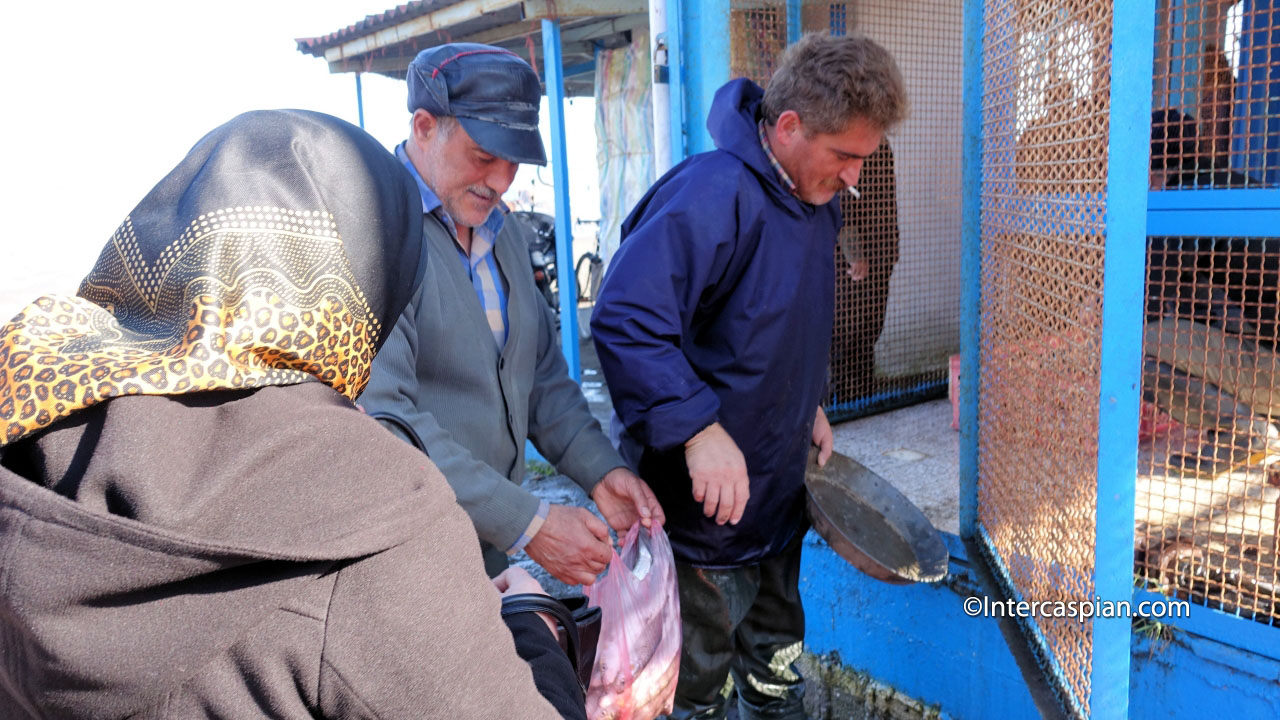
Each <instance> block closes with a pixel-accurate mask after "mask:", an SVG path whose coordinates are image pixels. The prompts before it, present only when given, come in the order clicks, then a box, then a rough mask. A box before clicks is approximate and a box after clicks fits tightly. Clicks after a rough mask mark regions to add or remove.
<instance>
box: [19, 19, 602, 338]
mask: <svg viewBox="0 0 1280 720" xmlns="http://www.w3.org/2000/svg"><path fill="white" fill-rule="evenodd" d="M395 4H396V0H255V1H252V2H250V1H248V0H221V1H218V0H167V1H164V2H161V1H157V0H122V1H120V2H102V1H101V0H99V1H90V0H74V1H71V2H65V1H63V2H48V3H44V2H28V3H6V5H5V6H4V9H3V10H0V26H2V27H4V28H6V30H7V32H6V33H5V35H6V44H7V45H8V47H9V49H10V52H9V55H8V56H9V58H10V60H11V64H10V70H9V71H8V72H9V74H8V76H7V77H6V79H5V82H4V84H3V85H2V86H0V87H3V92H4V97H5V100H4V111H3V114H2V115H0V159H2V162H0V211H2V212H3V216H4V220H5V222H4V225H3V230H0V325H2V324H3V323H4V321H5V320H7V319H8V318H10V317H12V316H13V315H14V314H15V313H16V312H17V311H18V310H20V309H21V308H22V307H23V306H24V305H25V304H26V303H27V302H29V301H30V300H32V299H34V298H35V297H36V296H37V295H39V294H41V293H44V292H51V291H52V292H67V293H70V292H74V291H75V288H76V287H77V285H78V284H79V282H80V279H81V278H82V277H84V275H85V274H86V273H87V272H88V270H89V268H90V267H91V266H92V265H93V262H94V260H96V259H97V256H98V253H99V251H100V250H101V249H102V247H103V245H104V244H105V243H106V241H107V239H108V238H109V237H110V235H111V233H112V232H114V231H115V229H116V226H117V225H119V224H120V221H121V220H123V219H124V217H125V215H126V214H127V213H128V212H129V211H130V210H132V208H133V207H134V205H136V204H137V202H138V201H139V200H141V199H142V197H143V196H144V195H146V193H147V192H148V191H149V190H150V189H151V187H152V186H153V185H154V184H155V183H156V182H157V181H159V180H160V178H162V177H163V176H164V175H165V174H166V173H167V172H168V171H169V170H170V169H172V168H173V166H174V165H176V164H177V163H178V161H179V160H181V159H182V157H183V155H184V154H185V153H186V151H187V150H188V149H189V148H190V147H191V146H192V145H193V144H194V143H195V142H196V141H197V140H198V139H200V137H201V136H203V135H204V134H205V133H206V132H208V131H209V130H211V129H213V128H214V127H216V126H217V125H219V124H221V123H223V122H225V121H226V120H229V119H230V118H231V117H233V116H235V115H236V114H238V113H241V112H244V111H246V110H254V109H260V108H282V107H291V108H306V109H309V110H318V111H321V112H326V113H330V114H332V115H337V116H338V117H341V118H343V119H346V120H348V121H350V122H352V123H355V122H356V121H357V114H356V91H355V78H354V76H353V75H350V74H339V75H331V74H330V73H329V72H328V69H327V67H326V65H325V62H324V60H322V59H320V58H315V57H311V56H310V55H304V54H302V53H300V52H298V51H297V49H296V45H295V43H294V38H298V37H313V36H318V35H324V34H327V33H329V32H332V31H334V30H337V29H339V28H342V27H346V26H347V25H350V24H353V23H355V22H357V21H359V20H361V19H363V18H364V17H365V16H366V15H369V14H376V13H380V12H382V11H383V10H386V9H388V8H391V7H393V6H394V5H395ZM537 49H538V61H539V63H541V62H542V52H541V50H542V48H541V46H539V47H538V48H537ZM541 71H542V68H541V67H539V72H541ZM363 83H364V109H365V127H366V129H367V130H369V132H370V133H372V134H373V135H374V136H375V137H376V138H378V140H380V141H381V142H382V143H383V144H384V145H386V146H387V147H388V148H391V147H394V146H395V145H396V144H397V143H399V142H400V141H401V140H402V139H403V138H404V134H405V131H406V129H407V127H408V119H409V114H408V110H407V109H406V107H405V85H404V82H403V81H400V80H393V79H390V78H384V77H381V76H374V75H365V76H364V78H363ZM542 119H543V126H544V127H543V135H544V141H545V142H546V143H547V154H548V155H550V154H551V146H550V141H549V139H548V138H549V136H548V135H547V128H546V122H547V111H546V105H545V101H544V104H543V111H542ZM566 125H567V132H566V135H567V137H568V138H569V141H570V143H571V146H570V148H569V158H570V178H571V188H572V193H571V199H572V205H571V209H572V211H573V214H574V216H575V217H578V218H592V219H594V218H598V217H599V215H600V210H599V205H600V204H599V191H598V189H597V184H598V178H597V175H596V166H595V151H596V147H595V127H594V103H593V102H592V101H591V100H590V99H580V100H577V101H574V102H573V104H572V105H571V106H567V107H566ZM533 170H534V169H533V168H531V167H528V166H526V167H522V168H521V171H520V174H519V175H517V177H516V182H515V184H514V185H513V186H512V188H511V191H509V193H508V194H509V195H511V194H512V193H514V192H515V191H516V190H518V189H520V188H529V189H534V188H539V185H540V183H538V181H537V178H536V174H535V173H534V172H533ZM540 174H541V177H542V178H543V179H544V180H545V182H546V183H547V185H545V186H541V187H540V188H539V189H538V190H536V192H537V194H538V198H539V200H542V201H544V202H545V203H546V207H547V208H548V209H549V208H550V197H551V192H550V190H551V189H550V187H549V184H550V182H551V170H550V167H547V168H544V169H541V170H540ZM593 233H594V227H593V226H582V227H581V228H579V230H578V232H576V233H575V234H576V235H578V242H579V247H578V250H579V251H581V250H586V249H590V248H586V247H582V244H583V242H584V239H585V238H591V237H593Z"/></svg>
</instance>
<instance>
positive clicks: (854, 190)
mask: <svg viewBox="0 0 1280 720" xmlns="http://www.w3.org/2000/svg"><path fill="white" fill-rule="evenodd" d="M849 194H850V195H852V196H853V199H854V200H861V199H862V193H860V192H858V188H856V187H854V186H852V185H850V186H849Z"/></svg>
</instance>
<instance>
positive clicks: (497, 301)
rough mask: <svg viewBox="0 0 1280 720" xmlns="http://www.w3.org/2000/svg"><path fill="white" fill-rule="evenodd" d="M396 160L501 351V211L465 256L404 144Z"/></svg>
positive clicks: (539, 519)
mask: <svg viewBox="0 0 1280 720" xmlns="http://www.w3.org/2000/svg"><path fill="white" fill-rule="evenodd" d="M396 157H398V158H400V162H401V163H404V166H405V167H406V168H408V170H409V174H410V175H412V176H413V179H414V182H416V183H418V192H419V194H421V195H422V214H423V215H430V214H432V213H434V214H435V215H436V217H438V218H440V220H441V222H443V223H444V225H445V227H447V228H449V232H450V233H451V234H452V235H453V239H454V247H455V248H457V250H458V258H459V259H461V261H462V266H463V267H464V268H466V270H467V276H468V277H469V278H471V285H472V287H474V288H475V291H476V298H477V299H479V300H480V308H481V309H482V310H484V314H485V317H486V318H487V319H488V321H489V329H490V330H491V331H493V340H494V342H496V343H497V344H498V350H499V351H501V350H502V348H503V346H504V345H506V343H507V331H508V325H507V288H506V286H505V285H504V284H503V282H502V274H501V273H499V272H498V260H497V258H496V257H494V254H493V245H494V242H495V241H496V240H497V238H498V232H499V231H500V230H502V221H503V219H504V208H502V207H496V208H494V209H493V211H492V212H490V213H489V217H488V218H486V219H485V221H484V224H483V225H481V226H479V227H474V228H472V229H471V254H470V256H468V255H467V253H465V252H463V251H462V246H461V245H458V244H457V240H458V227H457V226H456V225H454V223H453V218H451V217H449V213H447V212H445V210H444V206H443V205H442V204H441V203H440V198H439V197H437V196H436V194H435V192H434V191H433V190H432V189H431V188H430V187H428V186H427V183H426V182H425V181H423V179H422V176H421V175H419V174H418V169H417V168H415V167H414V166H413V162H412V161H411V160H409V154H408V153H406V152H405V150H404V143H400V144H399V145H398V146H396ZM550 511H551V504H550V503H548V502H547V501H546V500H542V501H541V502H539V503H538V512H537V513H535V514H534V516H533V520H531V521H530V522H529V526H528V527H527V528H525V531H524V532H523V533H521V534H520V537H519V538H517V539H516V541H515V543H513V544H512V545H511V547H509V548H507V549H506V551H505V552H506V553H507V554H508V555H514V554H516V553H518V552H520V551H521V550H523V549H524V546H525V545H528V544H529V541H530V540H532V539H533V536H534V535H536V534H537V533H538V530H539V529H541V527H542V523H544V522H545V521H546V519H547V515H548V514H549V513H550Z"/></svg>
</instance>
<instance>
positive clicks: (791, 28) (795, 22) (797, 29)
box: [787, 0, 804, 45]
mask: <svg viewBox="0 0 1280 720" xmlns="http://www.w3.org/2000/svg"><path fill="white" fill-rule="evenodd" d="M802 4H803V2H802V0H787V44H788V45H790V44H791V43H793V42H796V41H798V40H799V39H800V38H801V36H803V35H804V27H803V25H804V18H803V16H801V14H800V6H801V5H802Z"/></svg>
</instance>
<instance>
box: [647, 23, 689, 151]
mask: <svg viewBox="0 0 1280 720" xmlns="http://www.w3.org/2000/svg"><path fill="white" fill-rule="evenodd" d="M650 1H651V2H662V1H663V0H650ZM666 3H667V82H668V84H669V85H670V91H669V92H670V98H671V99H670V100H669V101H668V102H669V104H670V112H671V163H670V166H671V167H675V166H676V165H678V164H679V163H680V161H681V160H684V159H685V158H686V157H688V155H689V152H688V147H689V146H688V144H687V143H686V142H685V137H686V136H687V133H686V132H685V124H686V123H685V115H684V107H685V102H684V87H685V81H684V77H685V75H684V67H685V58H684V16H683V13H684V2H683V1H682V0H666Z"/></svg>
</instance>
